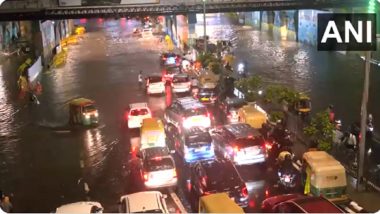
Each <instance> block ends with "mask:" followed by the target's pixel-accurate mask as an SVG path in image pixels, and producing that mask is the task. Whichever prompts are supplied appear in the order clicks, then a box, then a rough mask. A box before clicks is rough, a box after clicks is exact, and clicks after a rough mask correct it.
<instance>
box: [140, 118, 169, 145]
mask: <svg viewBox="0 0 380 214" xmlns="http://www.w3.org/2000/svg"><path fill="white" fill-rule="evenodd" d="M140 136H141V146H140V148H141V149H146V148H150V147H165V146H166V135H165V129H164V124H163V123H162V121H161V120H160V119H158V118H146V119H143V122H142V125H141V129H140Z"/></svg>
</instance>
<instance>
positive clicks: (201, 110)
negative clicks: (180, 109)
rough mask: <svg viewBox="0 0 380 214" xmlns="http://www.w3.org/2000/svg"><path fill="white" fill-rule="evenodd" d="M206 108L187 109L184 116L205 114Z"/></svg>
mask: <svg viewBox="0 0 380 214" xmlns="http://www.w3.org/2000/svg"><path fill="white" fill-rule="evenodd" d="M206 114H207V110H206V108H193V109H187V110H186V111H185V116H186V117H192V116H198V115H206Z"/></svg>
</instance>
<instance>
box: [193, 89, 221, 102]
mask: <svg viewBox="0 0 380 214" xmlns="http://www.w3.org/2000/svg"><path fill="white" fill-rule="evenodd" d="M197 99H198V100H199V101H200V102H201V103H203V104H215V102H216V100H217V91H216V89H215V88H199V90H198V93H197Z"/></svg>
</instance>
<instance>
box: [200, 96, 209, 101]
mask: <svg viewBox="0 0 380 214" xmlns="http://www.w3.org/2000/svg"><path fill="white" fill-rule="evenodd" d="M201 100H202V101H209V100H210V98H207V97H203V98H201Z"/></svg>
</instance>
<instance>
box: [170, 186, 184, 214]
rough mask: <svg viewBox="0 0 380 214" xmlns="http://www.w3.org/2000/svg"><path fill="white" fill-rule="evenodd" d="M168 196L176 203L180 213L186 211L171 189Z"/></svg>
mask: <svg viewBox="0 0 380 214" xmlns="http://www.w3.org/2000/svg"><path fill="white" fill-rule="evenodd" d="M169 193H170V197H172V199H173V201H174V203H175V204H176V205H177V207H178V209H179V210H180V211H181V213H187V211H186V209H185V207H184V206H183V204H182V202H181V200H180V199H179V198H178V196H177V194H176V193H175V192H174V191H173V189H170V190H169Z"/></svg>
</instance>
